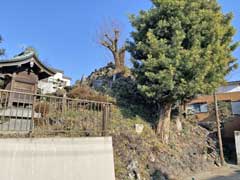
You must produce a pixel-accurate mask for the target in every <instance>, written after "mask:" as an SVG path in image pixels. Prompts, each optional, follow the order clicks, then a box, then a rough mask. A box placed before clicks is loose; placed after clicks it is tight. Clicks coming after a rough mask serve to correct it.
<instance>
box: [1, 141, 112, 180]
mask: <svg viewBox="0 0 240 180" xmlns="http://www.w3.org/2000/svg"><path fill="white" fill-rule="evenodd" d="M0 162H1V163H0V179H1V180H114V179H115V177H114V176H115V175H114V161H113V148H112V139H111V137H98V138H42V139H35V138H33V139H31V138H29V139H21V138H19V139H0Z"/></svg>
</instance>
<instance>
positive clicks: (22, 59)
mask: <svg viewBox="0 0 240 180" xmlns="http://www.w3.org/2000/svg"><path fill="white" fill-rule="evenodd" d="M31 62H33V63H34V65H35V66H37V67H38V68H39V69H40V77H41V79H43V78H46V77H49V76H53V75H54V74H56V72H55V71H53V70H52V69H51V68H49V67H48V66H46V65H44V64H43V63H42V62H41V61H40V60H39V59H38V57H37V56H36V54H35V52H34V51H24V52H23V53H21V54H19V55H17V56H15V57H13V58H12V59H8V60H1V61H0V68H6V67H11V66H19V67H20V66H22V65H24V64H27V63H31Z"/></svg>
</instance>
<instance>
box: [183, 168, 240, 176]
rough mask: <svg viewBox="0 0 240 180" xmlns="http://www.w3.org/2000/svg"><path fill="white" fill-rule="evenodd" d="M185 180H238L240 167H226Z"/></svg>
mask: <svg viewBox="0 0 240 180" xmlns="http://www.w3.org/2000/svg"><path fill="white" fill-rule="evenodd" d="M187 180H240V166H236V165H226V166H225V167H220V168H215V169H212V170H209V171H207V172H203V173H200V174H196V175H193V176H191V177H189V179H187Z"/></svg>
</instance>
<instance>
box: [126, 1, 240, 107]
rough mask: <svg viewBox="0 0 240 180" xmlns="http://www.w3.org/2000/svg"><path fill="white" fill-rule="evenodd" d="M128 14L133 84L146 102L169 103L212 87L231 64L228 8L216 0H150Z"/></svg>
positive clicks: (234, 45) (231, 32) (214, 87)
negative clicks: (145, 8)
mask: <svg viewBox="0 0 240 180" xmlns="http://www.w3.org/2000/svg"><path fill="white" fill-rule="evenodd" d="M152 3H153V7H152V8H151V9H150V10H148V11H141V12H140V13H139V15H138V16H134V15H133V16H131V18H130V19H131V22H132V25H133V27H134V28H135V31H134V32H132V38H133V41H131V42H129V51H130V53H131V55H132V57H133V63H134V72H135V75H136V80H137V83H138V88H139V90H140V91H141V93H142V94H143V95H145V97H147V99H148V100H150V101H151V102H152V103H161V104H166V103H170V104H173V103H175V102H176V101H187V100H189V99H192V98H193V97H194V96H195V95H197V94H208V93H211V92H213V91H214V90H215V89H216V88H217V87H218V86H219V85H221V84H222V83H223V82H224V77H225V76H226V75H227V74H228V73H229V72H230V71H231V70H232V69H233V68H235V67H236V64H235V62H236V60H235V58H234V57H233V56H232V55H231V53H232V51H233V50H235V49H236V48H237V46H238V44H237V43H233V42H232V38H233V36H234V34H235V29H234V28H233V26H232V25H231V20H232V17H233V16H232V14H231V13H230V14H226V15H224V14H222V12H221V8H220V6H219V5H218V3H217V1H216V0H211V1H209V0H198V1H196V0H152Z"/></svg>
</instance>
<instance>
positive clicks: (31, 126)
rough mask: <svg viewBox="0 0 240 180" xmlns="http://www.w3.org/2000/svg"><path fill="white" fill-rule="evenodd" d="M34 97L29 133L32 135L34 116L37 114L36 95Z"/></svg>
mask: <svg viewBox="0 0 240 180" xmlns="http://www.w3.org/2000/svg"><path fill="white" fill-rule="evenodd" d="M30 96H31V95H30ZM32 97H33V101H32V113H31V121H30V131H29V133H30V134H31V133H32V132H33V129H34V114H35V103H36V95H35V94H33V95H32Z"/></svg>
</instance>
